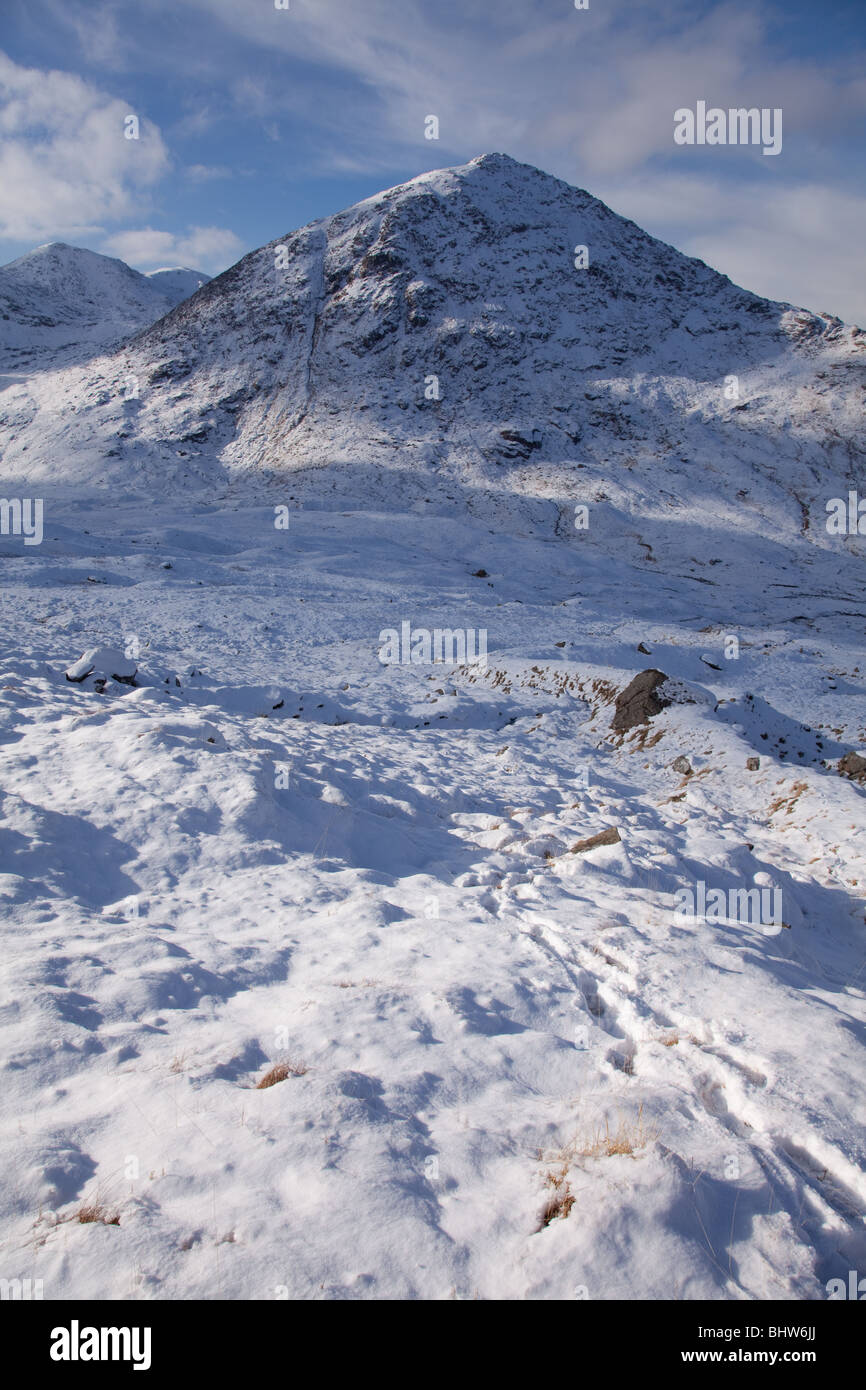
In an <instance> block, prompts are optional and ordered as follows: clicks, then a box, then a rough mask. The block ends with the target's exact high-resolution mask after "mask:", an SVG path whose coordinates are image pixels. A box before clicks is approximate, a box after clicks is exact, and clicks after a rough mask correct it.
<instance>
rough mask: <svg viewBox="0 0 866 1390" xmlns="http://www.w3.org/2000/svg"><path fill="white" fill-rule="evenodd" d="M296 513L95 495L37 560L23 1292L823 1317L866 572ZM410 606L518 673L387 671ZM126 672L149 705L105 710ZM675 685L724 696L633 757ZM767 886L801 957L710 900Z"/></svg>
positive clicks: (859, 1023) (50, 531) (25, 774)
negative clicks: (507, 1302)
mask: <svg viewBox="0 0 866 1390" xmlns="http://www.w3.org/2000/svg"><path fill="white" fill-rule="evenodd" d="M314 481H315V480H314ZM293 490H294V491H296V492H297V500H296V502H295V503H293V506H294V507H295V510H293V511H292V513H291V518H290V526H289V529H288V530H287V531H285V532H280V531H277V530H275V529H274V526H273V502H274V501H275V500H276V501H282V500H284V494H285V491H286V489H285V488H284V489H283V490H282V492H280V494H279V495H278V496H276V497H275V498H272V497H270V496H267V495H265V494H262V496H261V497H260V498H259V499H258V500H257V501H256V502H255V503H252V502H250V500H249V498H248V497H247V500H246V501H240V500H238V497H235V496H232V495H229V496H224V497H223V498H222V499H221V500H219V501H217V502H213V501H211V502H203V501H201V500H200V499H199V500H195V499H190V500H189V501H188V503H187V504H186V505H183V506H180V505H175V506H174V507H172V506H170V505H169V504H167V503H160V502H158V501H151V502H149V503H148V504H147V505H146V506H143V505H142V504H141V503H140V502H139V503H136V501H135V499H133V498H127V499H126V500H125V501H124V499H123V498H117V499H115V501H114V502H113V504H111V503H109V502H106V501H104V500H103V501H84V500H82V499H81V498H80V497H77V498H70V497H66V498H63V497H61V496H59V495H58V498H57V499H55V501H54V502H53V503H52V502H51V501H49V502H48V503H47V504H46V530H45V540H44V542H43V544H42V546H41V547H40V548H39V549H38V550H34V551H28V550H27V548H26V547H24V546H23V544H22V543H21V542H20V541H16V540H14V539H12V538H4V539H3V541H2V542H0V545H2V549H3V565H4V573H5V577H6V582H5V584H4V590H3V600H2V602H3V618H4V622H3V629H4V647H3V655H2V665H0V711H2V715H0V756H2V766H3V776H2V800H0V870H2V872H0V907H2V914H3V919H4V932H5V941H6V951H5V971H4V974H5V984H4V997H3V1003H2V1010H0V1030H2V1034H0V1035H2V1051H3V1056H4V1059H5V1063H4V1093H5V1101H6V1103H5V1105H4V1118H3V1121H2V1128H3V1140H4V1152H5V1161H4V1164H3V1182H2V1208H0V1210H2V1260H0V1265H2V1272H3V1273H4V1275H6V1276H9V1277H11V1276H12V1275H17V1276H19V1277H27V1276H31V1277H39V1278H42V1279H43V1280H44V1283H45V1289H46V1296H47V1297H52V1298H71V1297H92V1298H100V1299H106V1298H127V1299H135V1298H214V1299H216V1298H232V1299H261V1298H264V1299H268V1298H279V1297H282V1296H285V1294H286V1293H287V1294H288V1296H289V1297H291V1298H326V1299H336V1298H374V1299H375V1298H425V1299H431V1298H432V1299H439V1298H443V1299H447V1298H473V1297H478V1298H515V1299H520V1298H573V1297H582V1296H583V1295H584V1294H588V1296H589V1297H591V1298H600V1299H613V1298H652V1299H698V1298H710V1299H748V1298H786V1299H800V1298H806V1299H810V1298H822V1297H825V1296H826V1295H825V1283H826V1281H827V1280H828V1279H830V1278H832V1277H836V1276H840V1275H841V1276H842V1277H846V1276H847V1271H848V1269H849V1268H854V1269H862V1268H863V1266H864V1261H866V1176H864V1142H863V1123H864V1119H866V1110H864V1102H863V1098H862V1086H861V1078H862V1074H863V1044H864V1022H866V929H864V903H863V877H862V875H863V859H862V824H863V817H862V806H863V792H862V791H861V790H860V789H859V788H858V787H857V786H856V785H855V784H853V783H851V782H849V781H847V780H846V779H844V778H841V777H839V776H838V775H837V773H836V771H835V763H836V761H838V758H839V757H840V756H841V754H842V753H843V752H845V751H847V750H848V749H851V748H858V747H861V746H862V743H863V739H864V720H866V700H864V684H866V682H864V674H866V672H864V669H863V668H862V665H861V663H862V662H863V657H862V650H863V641H862V639H863V625H862V617H858V616H857V615H856V614H855V613H852V612H851V611H850V610H851V608H852V607H856V606H857V603H858V602H859V604H860V608H861V609H862V599H860V600H858V599H857V593H858V590H857V587H856V583H855V582H854V581H853V580H852V579H851V575H852V573H853V569H852V566H853V564H854V561H853V559H852V557H851V556H850V555H849V554H847V553H846V554H845V555H843V556H834V555H833V554H832V553H831V552H829V551H827V550H824V551H817V550H813V551H812V552H811V553H810V555H809V558H808V564H809V568H808V570H807V569H805V568H803V567H800V565H799V560H798V557H797V553H795V549H794V548H793V546H792V547H791V548H789V549H788V550H785V551H784V554H783V555H782V552H781V550H780V552H779V553H777V554H776V555H775V569H774V573H775V575H776V583H777V584H778V587H777V588H771V587H770V586H769V585H768V586H767V588H766V592H765V593H764V594H763V595H760V596H759V597H757V598H756V597H755V594H754V590H753V578H754V576H753V574H752V573H751V572H750V571H749V570H748V569H746V568H745V567H744V566H743V565H742V564H741V563H740V562H739V560H738V558H737V557H736V556H734V557H733V559H732V560H731V561H730V562H729V563H725V564H723V563H722V562H719V567H718V568H716V569H715V570H714V583H713V586H712V587H708V586H703V585H702V586H700V588H701V592H699V593H698V594H697V595H696V594H695V593H694V589H695V587H697V586H695V585H694V584H693V583H692V581H691V579H690V578H689V575H688V573H686V570H687V564H686V560H685V558H684V559H683V564H682V565H681V566H680V567H679V570H677V567H676V566H668V567H666V570H665V572H664V573H662V572H658V571H657V570H656V571H653V570H652V569H651V567H650V565H649V564H648V563H647V562H645V561H642V560H641V559H640V558H639V557H640V552H639V551H635V554H634V555H633V556H632V555H629V556H627V557H623V555H622V552H621V551H620V552H619V553H618V554H616V558H614V550H613V548H612V547H613V543H612V545H611V547H609V548H608V550H607V551H605V547H604V545H603V544H601V543H600V542H599V541H598V540H597V538H596V537H595V536H593V535H591V534H590V535H586V536H581V535H578V534H575V535H573V536H572V537H571V538H570V539H560V540H557V539H555V538H554V535H553V534H552V532H551V534H549V535H548V536H547V537H544V536H543V535H542V534H541V532H540V529H539V528H538V527H536V528H535V530H534V531H533V529H532V528H531V527H529V526H527V528H526V529H525V530H524V533H523V534H522V535H518V536H516V535H514V534H508V533H507V532H506V531H505V530H503V529H499V525H498V520H497V523H495V525H496V529H494V523H492V522H491V524H487V519H486V518H484V517H483V515H482V516H478V515H476V516H474V517H473V516H472V515H470V514H465V515H464V518H463V520H460V521H457V520H455V519H454V517H453V516H450V517H449V516H447V515H433V516H429V515H428V516H425V515H419V514H418V512H417V511H411V512H407V511H404V512H399V511H394V512H390V513H388V512H385V511H376V510H374V509H364V508H363V507H359V506H357V505H354V504H352V505H349V504H347V509H346V510H344V511H341V510H339V509H338V508H329V507H328V506H326V505H324V504H316V503H315V502H314V503H313V505H310V499H311V498H313V497H315V496H317V495H318V494H317V493H316V490H315V487H313V488H312V489H309V490H308V492H307V494H306V502H307V505H304V493H303V488H302V487H301V485H300V484H298V485H297V487H295V485H294V482H293ZM700 534H701V533H700V528H699V527H696V529H695V532H694V535H695V537H698V536H699V535H700ZM693 544H694V545H695V546H696V545H697V542H696V541H694V542H693V540H692V538H691V537H690V535H689V532H688V522H687V520H686V521H684V522H683V523H682V542H681V545H682V551H683V557H687V556H689V555H691V554H692V553H693ZM696 553H697V554H698V555H700V554H701V553H702V552H701V551H700V550H699V549H698V550H697V551H696ZM780 555H782V558H781V559H780ZM786 566H787V568H786ZM479 568H484V569H485V570H486V571H487V572H488V573H487V576H482V577H475V576H474V573H473V572H474V571H475V570H477V569H479ZM786 584H790V585H791V586H792V587H791V588H790V589H786V588H785V587H783V586H784V585H786ZM810 588H811V590H812V593H813V594H814V597H811V598H808V599H804V598H803V595H804V594H805V593H807V592H808V591H809V590H810ZM792 593H793V594H795V595H796V597H795V598H794V599H793V600H792V599H791V598H790V597H789V595H790V594H792ZM804 603H805V604H807V605H808V606H807V607H806V608H805V612H806V613H807V614H811V615H813V616H812V618H811V619H810V621H809V622H808V623H807V624H801V625H799V626H797V625H792V619H793V618H794V617H795V616H796V614H799V613H802V612H803V605H804ZM816 614H818V615H819V616H818V617H815V615H816ZM404 620H409V621H411V622H412V623H413V625H415V626H425V625H426V626H428V627H431V628H432V627H434V626H443V627H449V626H454V627H458V626H459V627H473V628H485V629H486V630H487V632H488V644H489V663H490V665H489V670H488V671H487V672H486V673H480V672H479V671H478V670H477V669H469V668H461V669H455V668H454V667H450V666H447V665H445V666H444V665H437V666H434V667H430V666H422V665H419V666H411V665H410V666H384V665H382V664H381V663H380V662H379V660H378V658H377V651H378V647H379V633H380V631H381V630H383V629H385V628H388V627H395V628H399V625H400V622H401V621H404ZM731 631H733V632H736V633H737V634H738V635H739V640H740V646H741V649H740V657H739V659H738V660H733V661H726V660H725V659H724V656H723V655H722V651H723V637H724V634H725V633H728V632H731ZM130 638H134V639H136V640H137V642H138V643H139V646H140V655H139V657H138V668H139V670H138V677H137V685H136V687H135V688H128V687H125V686H122V685H117V684H113V683H109V685H108V687H107V688H106V690H105V692H104V693H103V694H101V695H100V694H97V693H96V692H95V691H94V690H93V688H92V687H91V686H90V685H88V683H87V682H85V683H83V684H82V685H81V686H79V685H75V684H71V683H69V682H67V681H66V679H65V676H64V671H65V669H66V668H67V667H68V666H69V665H70V664H71V663H72V662H73V661H75V660H76V659H77V658H78V657H80V656H81V654H82V652H84V651H85V650H86V649H88V648H89V647H93V646H100V645H107V646H114V647H119V648H121V649H122V648H123V647H124V645H125V644H126V643H127V642H128V641H129V639H130ZM639 642H643V643H644V644H645V646H646V647H647V648H648V654H647V655H644V654H641V653H638V652H637V650H636V648H637V645H638V643H639ZM708 661H712V662H713V663H714V664H715V665H717V666H718V667H719V668H720V669H718V670H714V669H713V667H712V666H710V665H708V664H707V662H708ZM648 666H656V667H658V668H660V669H662V670H664V671H665V672H666V673H667V674H668V675H669V676H671V677H676V678H678V679H679V680H680V681H683V682H685V683H686V688H687V689H688V690H690V691H691V692H692V695H693V697H694V701H695V702H694V703H691V704H675V705H672V706H670V707H668V708H667V709H666V710H664V711H663V712H662V713H661V714H660V715H658V716H656V717H655V718H654V719H653V720H652V721H651V723H650V724H649V726H645V727H644V728H643V729H638V730H635V731H632V733H630V734H627V735H626V736H625V737H624V738H622V739H619V738H613V737H612V736H611V734H610V727H609V725H610V718H611V715H612V712H613V705H612V695H613V694H614V693H615V692H616V691H618V690H621V689H622V688H623V687H624V686H625V685H626V684H627V683H628V681H629V680H630V679H631V677H632V676H633V675H634V674H635V673H636V672H637V671H639V670H641V669H643V668H645V667H648ZM747 694H751V695H752V696H753V699H751V700H747V699H746V696H747ZM765 735H766V737H765ZM682 755H684V756H685V757H687V758H689V760H690V763H691V766H692V768H693V771H692V773H691V775H681V774H680V773H678V772H676V771H674V770H673V769H672V767H671V763H672V762H673V760H674V759H675V758H676V757H678V756H682ZM754 755H758V756H759V757H760V760H761V761H760V768H759V770H758V771H755V772H747V771H746V770H745V768H746V759H747V757H749V756H754ZM279 769H284V770H285V771H284V774H283V775H282V777H281V779H278V777H277V772H278V770H279ZM286 782H287V785H285V783H286ZM584 783H585V784H584ZM610 826H615V827H617V829H618V830H619V833H620V836H621V840H620V842H619V843H617V844H613V845H609V846H603V847H601V848H598V849H595V850H591V851H589V852H588V853H584V854H573V853H570V852H569V851H570V849H571V846H572V845H573V844H574V843H575V841H577V840H578V839H581V838H583V837H586V836H590V835H593V834H595V833H596V832H598V831H600V830H603V829H606V828H608V827H610ZM858 837H859V839H860V843H859V844H858ZM755 875H767V882H772V883H773V884H775V885H777V886H780V887H781V889H782V892H783V901H784V920H785V922H786V924H788V925H787V926H786V928H784V929H781V930H779V931H777V932H776V933H775V934H765V933H764V932H762V931H761V930H760V929H759V928H757V927H753V926H749V925H738V924H736V923H731V924H728V925H716V924H713V923H708V922H702V921H697V920H694V919H687V918H683V917H681V916H678V915H677V914H676V913H675V911H674V906H675V902H676V899H675V894H676V892H677V890H678V889H681V888H683V887H693V886H694V884H695V882H696V881H697V880H699V879H703V880H704V881H706V882H707V883H708V884H712V885H714V886H718V887H721V888H724V889H725V890H727V889H728V888H733V887H737V886H744V885H745V886H751V884H752V882H753V881H754V880H755ZM282 1060H288V1061H290V1062H291V1063H292V1072H293V1073H294V1074H290V1075H289V1076H288V1077H287V1078H286V1079H285V1080H283V1081H281V1082H279V1083H278V1084H275V1085H272V1086H270V1087H268V1088H265V1089H257V1083H258V1082H259V1081H260V1080H261V1078H262V1077H263V1076H264V1075H265V1074H266V1073H267V1071H268V1070H269V1068H270V1067H272V1066H273V1065H274V1064H276V1063H278V1062H280V1061H282ZM606 1127H607V1128H606ZM606 1133H607V1134H608V1135H610V1134H617V1133H621V1134H624V1135H625V1136H626V1137H627V1139H628V1140H629V1143H631V1144H632V1145H633V1146H634V1151H633V1152H631V1153H629V1152H620V1153H617V1152H612V1153H609V1152H607V1151H606V1149H605V1143H604V1136H605V1134H606ZM608 1147H610V1146H608ZM626 1147H628V1145H626ZM563 1193H566V1194H568V1195H569V1196H570V1198H573V1202H571V1204H570V1209H569V1210H568V1213H567V1215H565V1216H556V1215H554V1216H553V1218H552V1219H550V1220H549V1221H548V1222H547V1224H545V1220H544V1218H545V1210H546V1208H547V1204H548V1203H549V1202H550V1200H551V1197H552V1196H555V1195H556V1194H560V1195H562V1194H563ZM89 1201H97V1202H98V1203H101V1204H102V1211H103V1214H104V1215H105V1217H106V1220H105V1221H97V1222H90V1223H86V1224H82V1223H81V1222H79V1221H78V1220H77V1219H76V1214H77V1212H78V1211H79V1210H80V1208H81V1206H82V1204H83V1203H85V1202H89ZM548 1215H550V1212H549V1209H548ZM115 1216H116V1217H117V1218H118V1222H117V1224H109V1222H110V1221H111V1220H113V1218H114V1217H115Z"/></svg>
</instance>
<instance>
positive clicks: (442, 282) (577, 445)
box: [2, 155, 866, 534]
mask: <svg viewBox="0 0 866 1390" xmlns="http://www.w3.org/2000/svg"><path fill="white" fill-rule="evenodd" d="M579 247H585V248H586V258H588V265H586V266H585V267H582V268H578V266H577V265H576V262H580V261H581V259H582V255H581V253H580V252H579V251H578V252H577V253H576V248H579ZM136 283H137V282H136ZM864 365H866V336H864V334H863V332H862V331H860V330H859V329H857V328H853V327H846V326H845V325H844V324H842V323H841V322H840V321H839V320H838V319H834V318H830V317H827V316H822V315H818V314H814V313H810V312H807V311H805V310H798V309H795V308H792V307H790V306H788V305H784V304H777V303H771V302H769V301H767V300H764V299H761V298H759V297H758V296H756V295H754V294H751V293H749V292H748V291H746V290H743V289H740V288H738V287H737V286H736V285H734V284H732V283H731V282H730V281H729V280H728V279H727V278H726V277H725V276H723V275H720V274H718V273H717V272H715V271H714V270H711V269H710V268H709V267H708V266H706V265H705V264H704V263H703V262H701V261H698V260H694V259H691V258H689V257H687V256H684V255H682V254H680V253H679V252H678V251H676V250H674V249H673V248H672V247H670V246H668V245H666V244H665V243H663V242H660V241H658V240H656V239H655V238H653V237H651V236H649V235H647V234H646V233H644V232H643V231H641V230H640V228H638V227H637V226H635V225H634V223H632V222H629V221H627V220H625V219H624V218H622V217H619V216H618V215H616V214H615V213H613V212H611V211H610V209H608V208H607V207H605V206H604V204H602V203H601V202H599V201H598V200H597V199H595V198H593V197H592V196H591V195H590V194H589V193H586V192H583V191H581V190H579V189H575V188H572V187H570V186H569V185H567V184H565V183H562V182H561V181H560V180H558V179H555V178H553V177H550V176H549V175H547V174H544V173H541V172H540V171H538V170H537V169H534V168H531V167H529V166H527V165H523V164H519V163H517V162H516V161H514V160H513V159H511V158H508V157H507V156H503V155H485V156H482V157H480V158H478V159H475V160H473V161H471V163H469V164H467V165H465V166H462V167H460V168H456V169H446V170H442V171H439V172H435V173H430V174H424V175H422V176H421V177H419V178H416V179H413V180H412V181H411V182H409V183H407V184H403V185H400V186H399V187H397V188H394V189H391V190H390V191H388V192H385V193H382V194H380V195H378V196H376V197H373V198H370V199H367V200H365V201H364V202H362V203H359V204H358V205H357V206H356V207H352V208H350V209H348V210H347V211H345V212H342V213H339V214H337V215H336V216H333V217H329V218H326V219H324V220H322V221H319V222H315V223H312V224H311V225H309V226H307V227H304V228H302V229H300V230H299V231H296V232H293V233H289V234H287V235H286V236H284V237H282V238H280V239H278V240H277V241H275V242H273V243H270V244H269V245H267V246H265V247H263V248H261V249H260V250H258V251H255V252H253V253H251V254H250V255H248V256H246V257H244V258H243V259H242V260H241V261H240V262H239V263H238V264H237V265H235V266H234V267H232V268H231V269H230V270H228V271H226V272H225V273H224V274H222V275H220V276H218V277H217V278H215V279H214V280H212V281H211V282H210V283H209V284H208V285H206V286H205V287H204V289H202V290H201V291H200V292H199V293H198V294H196V295H195V296H194V298H192V299H191V300H187V301H185V302H184V303H182V304H180V305H178V306H177V308H175V310H174V311H173V312H172V313H170V314H168V315H167V316H166V317H164V318H162V319H160V321H159V322H158V323H155V324H153V325H152V326H150V327H149V328H147V329H145V330H144V331H143V332H141V333H140V334H139V335H138V337H137V338H135V339H134V340H133V341H132V342H131V343H130V344H128V345H127V346H126V347H125V348H124V349H123V350H121V351H118V352H116V353H115V354H114V355H113V356H111V357H108V358H107V359H105V360H102V361H99V362H98V363H97V362H91V363H89V364H88V365H87V367H86V368H79V369H76V370H72V371H69V372H67V373H65V374H62V375H61V376H59V377H54V378H52V380H51V383H50V387H49V386H46V384H45V383H40V382H39V381H37V382H35V383H34V384H33V385H31V386H23V387H22V388H21V389H20V391H19V393H18V395H17V397H15V398H13V399H7V411H6V415H5V420H6V429H5V431H4V432H3V436H2V444H3V451H4V457H5V468H6V470H7V472H10V473H15V472H17V471H24V470H25V468H26V472H27V476H28V477H29V478H31V479H35V478H44V479H46V480H47V479H48V478H53V479H54V480H55V481H61V480H63V479H67V480H72V479H74V480H75V481H76V482H77V483H78V484H86V483H87V482H88V481H95V480H97V479H102V480H105V479H109V478H112V479H115V480H117V481H122V480H123V479H124V478H128V477H129V475H130V472H131V471H132V472H134V474H135V475H136V476H137V477H142V478H147V477H150V478H151V479H152V480H153V482H154V483H160V484H162V485H164V484H165V483H166V482H167V481H168V480H169V479H170V478H172V477H175V478H182V477H185V476H186V477H193V476H198V477H200V478H208V477H210V478H213V477H214V476H221V475H223V473H224V471H225V472H227V473H229V474H231V475H236V474H239V473H240V474H244V473H248V472H261V471H262V470H266V471H267V470H270V471H276V472H283V471H285V470H288V469H299V468H304V467H310V466H315V467H317V468H321V466H322V465H335V464H344V465H348V466H349V468H350V470H351V473H352V475H353V477H354V478H355V479H356V481H357V483H358V485H359V486H360V487H361V488H362V489H363V490H364V491H365V492H367V489H369V488H373V490H374V492H378V493H379V495H381V496H382V497H383V498H387V496H388V495H389V494H391V493H392V490H393V489H392V482H393V474H394V471H395V470H396V471H397V472H399V474H400V478H401V486H402V487H404V488H408V489H409V490H410V491H412V492H414V494H415V495H416V496H419V497H422V498H423V497H424V496H427V495H429V494H430V491H431V488H432V489H434V490H436V489H437V488H438V489H440V490H442V489H444V491H445V493H447V492H448V491H449V490H450V491H452V492H453V489H454V487H455V485H456V486H457V487H460V488H462V489H463V490H464V491H465V492H467V493H468V494H469V495H470V496H478V495H481V494H483V495H489V496H492V497H494V498H495V497H501V496H502V495H503V493H507V494H508V495H509V496H512V497H513V496H520V497H523V498H524V499H533V502H534V503H535V504H536V509H537V503H538V499H540V498H543V499H549V500H550V502H551V503H552V504H555V506H556V507H558V508H559V509H560V510H561V511H562V510H563V509H565V510H566V511H567V509H568V507H569V505H570V501H571V499H574V500H575V501H578V500H580V501H582V502H587V503H590V502H594V503H596V504H598V505H597V510H596V516H595V519H596V522H597V524H598V525H599V526H601V527H603V526H604V524H605V520H604V518H605V514H606V512H607V513H610V510H611V509H618V510H619V511H620V512H622V513H623V515H626V514H629V513H632V512H634V511H639V512H640V514H641V515H642V516H643V517H644V518H651V517H653V516H655V515H659V516H660V517H661V518H662V519H663V520H670V519H671V517H672V516H673V515H674V514H675V512H676V509H677V507H678V506H679V505H681V504H683V503H685V502H688V503H690V504H693V505H696V506H702V507H704V508H705V509H706V511H707V515H708V517H710V518H715V519H718V516H719V514H720V513H725V514H726V515H727V518H728V520H729V522H730V524H731V526H733V527H736V528H738V529H742V528H744V527H745V528H746V529H750V528H751V529H758V530H761V531H764V532H765V531H766V530H767V528H768V527H770V528H778V527H781V528H783V529H786V530H791V531H793V532H794V533H799V532H800V531H801V530H803V529H804V528H808V527H809V525H810V516H811V514H812V512H813V510H814V507H815V505H816V504H818V505H819V506H822V505H823V498H824V496H825V495H826V493H827V489H828V487H829V488H831V490H832V491H834V492H839V491H841V490H844V489H845V487H847V486H848V485H853V479H854V477H855V473H856V467H857V460H858V459H862V457H863V452H862V451H863V449H864V440H866V437H864V431H863V415H862V381H863V370H864ZM130 383H133V385H132V387H131V386H130ZM130 395H133V396H134V399H131V400H130V399H129V397H130ZM179 460H180V462H179ZM382 470H385V473H384V474H383V471H382ZM383 477H385V478H386V479H387V481H386V482H385V484H384V486H382V479H383ZM545 524H549V517H548V520H547V521H546V522H545ZM566 524H568V523H567V522H566ZM626 529H627V527H626ZM813 534H814V530H813Z"/></svg>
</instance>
